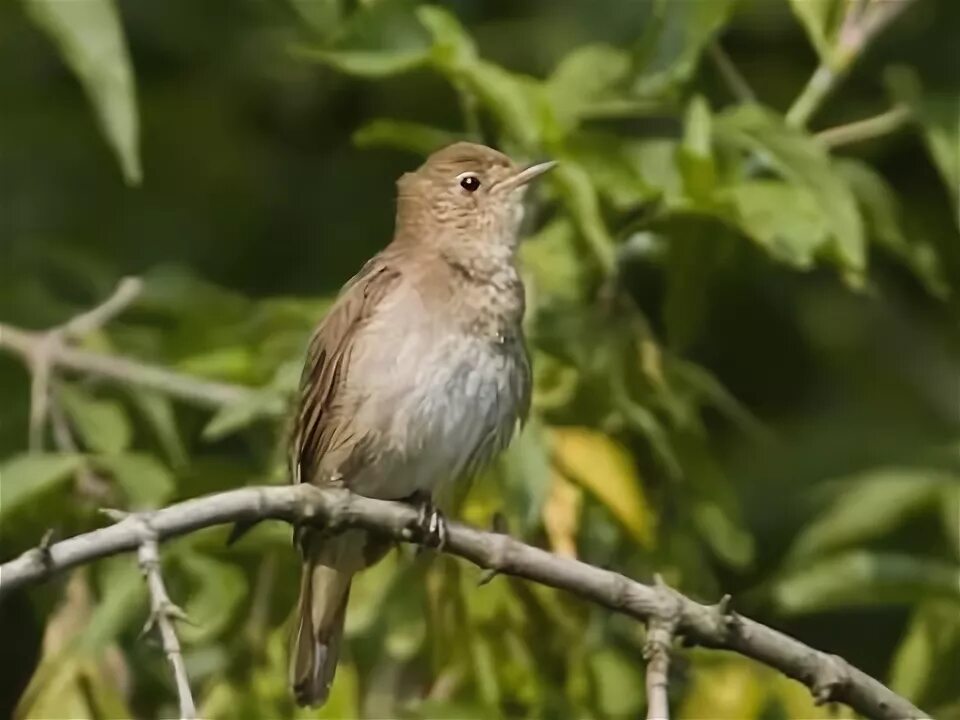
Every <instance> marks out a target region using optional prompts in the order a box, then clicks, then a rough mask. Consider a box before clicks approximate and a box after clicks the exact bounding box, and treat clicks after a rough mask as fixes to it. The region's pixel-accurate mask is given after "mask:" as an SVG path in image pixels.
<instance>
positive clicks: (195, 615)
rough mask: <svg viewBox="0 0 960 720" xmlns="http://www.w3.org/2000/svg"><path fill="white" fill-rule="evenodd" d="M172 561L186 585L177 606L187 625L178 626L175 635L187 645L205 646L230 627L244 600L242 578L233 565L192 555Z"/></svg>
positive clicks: (183, 555)
mask: <svg viewBox="0 0 960 720" xmlns="http://www.w3.org/2000/svg"><path fill="white" fill-rule="evenodd" d="M175 557H176V565H177V567H178V568H179V569H180V570H182V571H183V572H184V574H185V575H186V576H187V578H188V581H189V582H190V591H189V592H187V593H184V596H185V600H184V602H182V603H180V604H181V607H183V610H184V612H186V614H187V617H188V618H190V624H189V625H187V624H181V625H180V626H179V627H178V629H177V630H178V633H179V634H180V637H181V638H182V639H183V640H184V641H185V642H187V643H194V644H202V643H209V642H210V641H212V640H213V639H215V638H217V637H219V636H220V635H221V634H223V633H224V632H225V631H226V630H227V629H228V628H230V627H231V626H232V623H233V616H234V613H236V611H237V609H238V608H239V607H240V605H241V604H242V603H243V602H244V600H245V599H246V596H247V580H246V577H245V576H244V574H243V572H241V571H240V570H239V569H238V568H236V567H234V566H233V565H229V564H227V563H225V562H221V561H220V560H215V559H213V558H211V557H207V556H206V555H201V554H199V553H196V552H190V551H183V552H180V553H177V554H176V556H175Z"/></svg>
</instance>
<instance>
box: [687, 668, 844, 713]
mask: <svg viewBox="0 0 960 720" xmlns="http://www.w3.org/2000/svg"><path fill="white" fill-rule="evenodd" d="M690 684H691V687H690V689H689V691H688V692H687V693H686V694H685V696H684V699H683V703H682V704H681V706H680V710H679V713H678V717H683V718H687V717H689V718H711V719H712V720H742V719H743V718H805V719H806V720H816V719H819V718H824V719H825V718H832V717H834V710H833V709H832V708H830V707H828V706H825V705H819V706H818V705H815V704H814V702H813V697H812V695H811V694H810V691H809V690H808V689H807V688H805V687H804V686H803V685H801V684H800V683H799V682H797V681H795V680H792V679H791V678H788V677H786V676H785V675H783V674H781V673H779V672H777V671H775V670H772V669H770V668H767V667H764V666H763V665H761V664H760V663H757V662H754V661H752V660H748V659H747V658H743V657H737V656H734V655H726V654H724V655H717V654H709V655H708V654H707V653H706V652H703V651H694V653H693V666H692V668H691V672H690Z"/></svg>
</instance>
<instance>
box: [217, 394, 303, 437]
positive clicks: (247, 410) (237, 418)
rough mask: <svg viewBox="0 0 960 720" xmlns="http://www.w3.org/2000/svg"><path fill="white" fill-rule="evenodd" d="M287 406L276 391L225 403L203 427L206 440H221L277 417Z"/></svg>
mask: <svg viewBox="0 0 960 720" xmlns="http://www.w3.org/2000/svg"><path fill="white" fill-rule="evenodd" d="M285 408H286V406H285V404H284V401H283V398H282V397H280V396H279V395H277V394H276V393H271V392H258V393H253V394H252V395H251V396H250V397H249V398H247V399H244V400H240V401H239V402H235V403H231V404H230V405H224V406H223V407H222V408H220V410H218V411H217V414H216V415H214V416H213V417H212V418H211V419H210V422H209V423H207V426H206V427H205V428H204V429H203V438H204V439H205V440H220V439H222V438H225V437H227V436H228V435H232V434H234V433H236V432H237V431H239V430H242V429H243V428H245V427H248V426H249V425H252V424H253V423H254V422H256V421H257V420H261V419H263V418H276V417H279V416H280V415H282V414H283V412H284V410H285Z"/></svg>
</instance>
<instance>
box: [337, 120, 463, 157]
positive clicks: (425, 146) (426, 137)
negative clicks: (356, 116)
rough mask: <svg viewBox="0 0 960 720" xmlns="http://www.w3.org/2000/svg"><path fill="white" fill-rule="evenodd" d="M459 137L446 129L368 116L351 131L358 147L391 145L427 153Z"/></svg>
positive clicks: (459, 138) (399, 148)
mask: <svg viewBox="0 0 960 720" xmlns="http://www.w3.org/2000/svg"><path fill="white" fill-rule="evenodd" d="M462 139H463V137H462V136H460V135H458V134H457V133H452V132H450V131H448V130H441V129H440V128H435V127H430V126H429V125H422V124H420V123H412V122H401V121H399V120H389V119H379V120H371V121H370V122H368V123H367V124H366V125H364V126H363V127H361V128H360V129H359V130H357V131H356V132H355V133H354V134H353V142H354V143H356V144H357V146H358V147H361V148H369V147H390V148H396V149H398V150H409V151H410V152H413V153H416V154H418V155H429V154H430V153H432V152H433V151H434V150H438V149H439V148H442V147H444V146H446V145H450V144H451V143H453V142H456V141H457V140H462Z"/></svg>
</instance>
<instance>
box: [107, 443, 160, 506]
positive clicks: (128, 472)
mask: <svg viewBox="0 0 960 720" xmlns="http://www.w3.org/2000/svg"><path fill="white" fill-rule="evenodd" d="M91 459H92V461H93V463H94V464H95V465H96V466H97V467H98V468H101V469H102V470H105V471H106V472H109V473H110V474H111V475H112V476H113V478H114V480H115V481H116V482H117V484H118V485H119V486H120V488H121V489H122V490H123V494H124V495H125V496H126V499H127V505H128V506H129V507H130V508H133V509H145V508H157V507H162V506H163V504H164V503H165V502H166V501H167V500H169V499H170V498H171V497H172V496H173V493H174V490H175V487H176V486H175V483H174V479H173V475H172V474H171V472H170V470H168V469H167V468H166V467H165V466H164V465H163V464H162V463H161V462H160V461H158V460H157V459H156V458H155V457H154V456H152V455H147V454H146V453H124V454H121V455H97V456H94V457H93V458H91Z"/></svg>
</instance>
